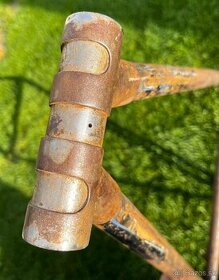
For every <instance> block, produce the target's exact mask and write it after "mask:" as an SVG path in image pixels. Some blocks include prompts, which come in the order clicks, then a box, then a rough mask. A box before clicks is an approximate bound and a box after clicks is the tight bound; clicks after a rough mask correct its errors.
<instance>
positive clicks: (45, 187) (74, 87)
mask: <svg viewBox="0 0 219 280" xmlns="http://www.w3.org/2000/svg"><path fill="white" fill-rule="evenodd" d="M106 30H107V32H106ZM121 40H122V30H121V27H120V25H118V24H117V23H116V22H115V21H114V20H112V19H111V18H109V17H107V16H104V15H101V14H96V13H90V12H80V13H76V14H72V15H71V16H69V17H68V18H67V20H66V23H65V27H64V32H63V36H62V59H61V64H60V72H59V73H58V74H57V75H56V76H55V78H54V82H53V87H52V92H51V98H50V105H51V114H50V119H49V123H48V127H47V132H46V136H45V137H44V138H43V139H42V141H41V144H40V149H39V156H38V161H37V182H36V187H35V190H34V194H33V197H32V200H31V201H30V203H29V205H28V209H27V213H26V219H25V224H24V228H23V238H24V239H25V240H26V241H27V242H29V243H31V244H32V245H35V246H38V247H41V248H45V249H50V250H59V251H70V250H79V249H83V248H85V247H86V246H87V245H88V243H89V239H90V231H91V227H92V223H93V218H94V213H93V212H94V211H93V210H94V205H95V190H96V187H97V184H98V181H99V179H100V175H101V166H102V157H103V150H102V143H103V137H104V132H105V126H106V120H107V116H108V115H109V114H110V110H111V105H112V97H113V96H112V95H113V93H112V88H113V86H114V83H115V77H116V75H115V73H116V72H117V70H118V62H119V53H120V47H121Z"/></svg>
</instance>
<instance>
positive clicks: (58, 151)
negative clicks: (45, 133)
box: [42, 137, 72, 164]
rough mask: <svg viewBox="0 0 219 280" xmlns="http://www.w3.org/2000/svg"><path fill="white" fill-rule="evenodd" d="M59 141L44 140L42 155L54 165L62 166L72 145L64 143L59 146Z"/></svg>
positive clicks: (67, 142)
mask: <svg viewBox="0 0 219 280" xmlns="http://www.w3.org/2000/svg"><path fill="white" fill-rule="evenodd" d="M60 141H61V139H56V138H52V137H50V138H47V137H45V138H44V145H43V146H42V147H43V154H44V155H45V156H47V157H48V158H50V159H51V160H52V161H53V162H55V163H56V164H62V163H64V162H65V161H66V159H67V158H68V156H69V153H70V151H71V148H72V143H71V142H69V141H66V140H65V141H64V143H62V144H63V145H61V144H60Z"/></svg>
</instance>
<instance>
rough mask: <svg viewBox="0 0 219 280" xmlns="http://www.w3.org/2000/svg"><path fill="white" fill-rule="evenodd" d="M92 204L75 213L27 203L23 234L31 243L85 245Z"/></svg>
mask: <svg viewBox="0 0 219 280" xmlns="http://www.w3.org/2000/svg"><path fill="white" fill-rule="evenodd" d="M92 212H93V205H92V204H88V205H87V207H85V208H83V209H82V210H81V211H80V212H78V213H75V214H66V213H59V212H54V211H49V210H45V209H42V208H39V207H35V206H33V205H32V204H31V203H30V204H29V205H28V208H27V212H26V218H25V226H24V228H23V234H22V235H23V238H24V239H25V240H26V241H27V242H28V243H30V244H32V245H34V246H37V247H40V248H44V249H49V250H55V251H74V250H80V249H83V248H85V247H87V245H88V243H89V239H90V231H91V227H90V226H89V225H88V224H87V221H89V220H92V216H93V214H92Z"/></svg>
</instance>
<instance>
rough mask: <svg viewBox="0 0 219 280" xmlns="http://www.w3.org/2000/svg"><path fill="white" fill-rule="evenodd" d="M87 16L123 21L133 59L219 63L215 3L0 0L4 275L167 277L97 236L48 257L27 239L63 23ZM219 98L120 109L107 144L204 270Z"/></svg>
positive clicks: (161, 223)
mask: <svg viewBox="0 0 219 280" xmlns="http://www.w3.org/2000/svg"><path fill="white" fill-rule="evenodd" d="M81 10H88V11H96V12H101V13H104V14H107V15H109V16H111V17H113V18H114V19H116V20H117V21H118V22H119V23H120V24H121V25H122V26H123V28H124V43H123V49H122V58H124V59H126V60H133V61H139V62H148V63H160V64H172V65H187V66H197V67H211V68H216V69H217V68H219V2H218V0H211V1H209V0H187V1H182V0H179V1H170V0H165V1H163V0H159V1H152V0H148V1H143V0H136V1H134V2H133V1H127V0H117V1H112V0H105V1H103V0H102V1H100V0H99V1H97V0H89V1H85V0H84V1H82V0H75V1H73V0H71V1H70V0H68V1H66V0H65V1H63V0H59V1H57V0H56V1H48V0H47V1H46V0H35V1H31V0H20V1H14V2H10V1H6V0H4V1H2V0H1V4H0V18H1V29H2V33H3V34H4V36H5V49H6V54H5V58H4V59H3V60H2V61H0V113H1V122H0V280H19V279H22V280H23V279H29V280H30V279H31V280H37V279H43V280H47V279H48V280H62V279H82V280H83V279H98V280H99V279H120V280H122V279H129V280H130V279H137V280H141V279H150V280H153V279H158V277H159V272H157V271H156V270H154V269H153V268H152V267H151V266H149V265H148V264H145V263H144V262H143V261H142V260H141V259H140V258H138V257H137V256H135V255H134V254H132V253H130V252H128V251H127V250H126V249H124V248H122V247H121V246H120V245H118V244H117V243H116V242H115V241H113V240H111V239H110V238H109V237H107V236H105V235H104V234H102V233H101V232H99V231H97V230H93V233H92V237H91V243H90V245H89V247H88V248H87V249H86V250H83V251H80V252H74V253H58V252H49V251H44V250H40V249H38V248H33V247H31V246H30V245H28V244H26V243H25V242H24V241H22V239H21V230H22V224H23V218H24V213H25V209H26V205H27V202H28V200H29V198H30V196H31V193H32V190H33V186H34V182H35V171H34V166H35V160H36V157H37V151H38V147H39V141H40V138H41V137H43V135H44V134H45V129H46V125H47V120H48V113H49V107H48V98H49V90H50V87H51V83H52V79H53V76H54V74H55V73H56V72H57V69H58V64H59V60H60V52H59V43H60V36H61V32H62V28H63V23H64V20H65V18H66V17H67V16H68V15H69V14H70V13H72V12H76V11H81ZM218 93H219V90H218V88H215V89H212V88H211V89H206V90H201V91H195V92H192V93H191V92H190V93H184V94H179V95H174V96H166V97H161V98H155V99H150V100H148V101H141V102H137V103H133V104H130V105H129V106H125V107H122V108H118V109H114V110H113V111H112V115H111V117H110V120H109V122H108V124H107V132H106V136H105V141H104V149H105V157H104V166H105V167H106V169H107V170H108V171H109V172H110V173H111V174H112V176H113V177H114V178H115V179H116V180H117V181H118V182H119V184H120V186H121V188H122V190H123V192H124V193H125V194H126V195H127V196H128V197H129V198H130V199H131V200H132V201H133V202H134V203H135V204H136V206H137V207H138V208H139V209H140V210H141V211H142V212H143V213H144V214H145V215H146V216H147V217H148V218H149V219H150V220H151V221H152V222H153V223H154V224H155V226H156V227H157V228H158V229H159V231H160V232H161V233H162V234H164V235H165V236H166V237H167V239H168V240H169V241H170V242H171V243H172V244H173V245H174V246H176V248H177V249H178V251H179V252H180V253H182V254H183V256H184V257H185V258H186V259H187V260H188V261H189V262H190V263H191V264H192V265H193V266H194V267H195V269H197V270H203V269H204V268H205V254H206V247H207V242H208V228H209V220H210V217H209V213H210V204H211V203H210V201H211V194H212V181H213V173H214V161H215V142H216V131H217V130H218V125H219V97H218Z"/></svg>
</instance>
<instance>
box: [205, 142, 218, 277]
mask: <svg viewBox="0 0 219 280" xmlns="http://www.w3.org/2000/svg"><path fill="white" fill-rule="evenodd" d="M218 276H219V142H218V148H217V162H216V172H215V178H214V189H213V207H212V220H211V233H210V242H209V252H208V277H207V279H208V280H217V279H218Z"/></svg>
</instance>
